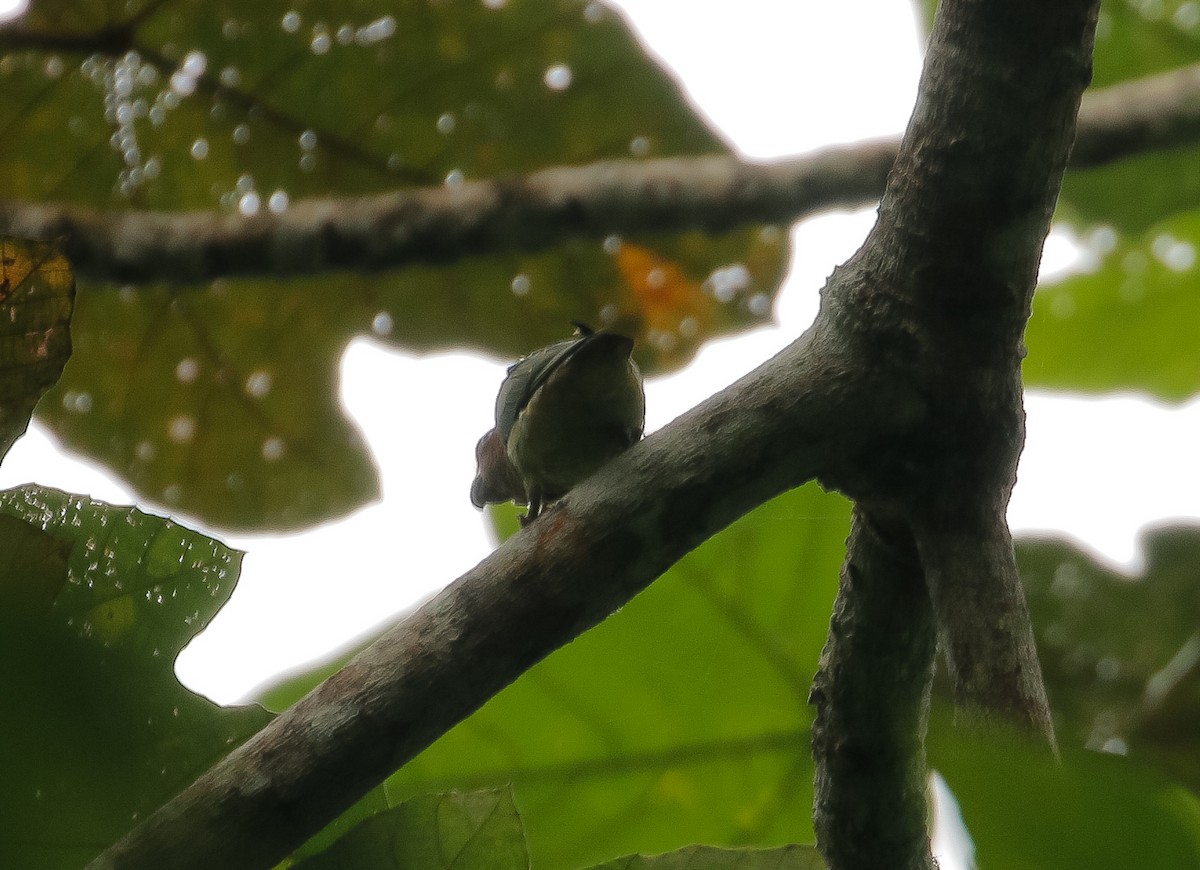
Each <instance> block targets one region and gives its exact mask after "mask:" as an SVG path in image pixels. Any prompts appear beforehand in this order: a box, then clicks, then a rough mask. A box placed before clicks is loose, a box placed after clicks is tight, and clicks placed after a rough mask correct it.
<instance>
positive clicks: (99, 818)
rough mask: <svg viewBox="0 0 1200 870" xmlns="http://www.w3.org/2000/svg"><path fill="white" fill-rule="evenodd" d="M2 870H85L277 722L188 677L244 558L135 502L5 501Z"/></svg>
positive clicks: (0, 653)
mask: <svg viewBox="0 0 1200 870" xmlns="http://www.w3.org/2000/svg"><path fill="white" fill-rule="evenodd" d="M0 559H3V562H4V564H3V567H2V569H0V577H3V580H0V691H2V693H3V698H2V703H3V708H4V714H3V716H0V770H3V771H4V785H3V788H0V866H2V867H6V868H7V867H12V868H35V867H36V868H38V870H55V868H63V870H77V868H79V867H80V866H82V865H83V864H84V863H86V861H88V860H89V859H90V858H91V857H92V856H94V855H95V854H96V853H97V852H99V851H100V850H101V849H103V848H104V847H106V846H108V845H109V844H110V843H112V842H113V841H114V840H116V839H117V838H118V837H119V836H121V835H122V834H124V833H125V831H127V830H128V829H129V828H131V827H132V826H133V825H134V824H136V823H137V821H138V820H139V819H140V818H143V817H144V816H146V815H147V814H149V813H150V812H151V811H153V810H154V809H155V808H157V807H158V806H159V805H160V804H161V803H163V801H165V800H166V799H167V798H169V797H171V796H172V795H174V794H175V793H176V792H178V791H179V790H180V789H181V788H183V787H184V786H185V785H188V784H189V783H191V781H192V780H193V779H195V777H196V776H198V775H199V774H200V773H202V772H203V771H204V770H205V769H207V768H208V767H209V766H210V765H211V764H212V763H213V762H214V761H216V760H217V759H218V758H219V757H221V756H222V755H224V754H225V753H227V752H228V751H229V750H230V749H231V748H233V746H235V745H236V744H238V743H240V742H241V741H242V740H244V739H245V738H246V737H248V736H250V735H251V734H252V733H254V732H255V731H257V730H258V729H259V728H260V727H262V725H264V724H265V723H266V722H267V721H268V719H269V718H270V717H269V714H267V713H266V712H265V711H263V710H261V709H259V708H252V707H247V708H238V709H223V708H221V707H218V706H217V705H215V704H213V703H211V702H210V701H208V700H207V699H206V698H203V697H201V696H199V695H195V694H193V693H191V692H190V691H188V690H187V689H185V688H184V687H183V686H181V685H180V684H179V683H178V681H177V680H176V679H175V675H174V671H173V663H174V661H175V656H176V654H177V653H178V652H179V650H180V649H181V648H182V647H183V646H184V644H186V643H187V642H188V641H189V640H190V639H191V638H192V637H193V636H194V635H195V634H196V633H197V632H199V631H200V630H201V629H203V628H204V626H205V625H206V624H207V623H208V621H209V620H210V619H211V618H212V616H213V615H214V614H215V613H216V611H217V610H218V609H219V608H220V607H221V605H222V604H224V602H225V600H226V598H227V597H228V596H229V593H230V592H231V591H232V589H233V585H234V582H235V579H236V575H237V569H238V564H239V562H240V559H241V554H240V553H237V552H236V551H233V550H229V549H228V548H226V547H224V546H222V545H221V544H219V543H217V542H216V541H213V540H210V539H208V538H205V537H203V536H201V535H198V534H196V533H194V532H191V531H188V530H187V529H184V528H182V527H180V526H177V525H175V524H174V523H172V522H170V521H169V520H164V519H161V518H159V517H153V516H149V515H147V514H143V513H141V512H139V511H136V510H133V509H131V508H117V507H110V506H108V505H105V504H102V503H100V502H93V501H91V500H89V499H87V498H84V497H82V496H72V495H68V494H67V493H63V492H58V491H55V490H49V489H43V488H39V487H33V486H29V487H23V488H21V489H16V490H8V491H6V492H4V493H0Z"/></svg>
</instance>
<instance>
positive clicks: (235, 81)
mask: <svg viewBox="0 0 1200 870" xmlns="http://www.w3.org/2000/svg"><path fill="white" fill-rule="evenodd" d="M220 78H221V84H223V85H224V86H225V87H227V88H236V87H237V86H238V85H240V84H241V83H242V74H241V73H240V72H238V68H237V67H236V66H227V67H225V68H224V69H223V70H221V76H220Z"/></svg>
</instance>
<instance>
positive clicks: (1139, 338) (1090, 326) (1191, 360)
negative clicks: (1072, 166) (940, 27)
mask: <svg viewBox="0 0 1200 870" xmlns="http://www.w3.org/2000/svg"><path fill="white" fill-rule="evenodd" d="M935 6H936V2H934V0H920V2H919V3H918V8H919V9H920V10H921V12H922V14H923V15H924V16H925V21H926V25H928V24H929V22H930V21H931V20H932V19H931V15H932V12H933V8H934V7H935ZM1195 63H1200V7H1197V5H1196V4H1195V3H1194V2H1191V0H1162V2H1158V0H1156V2H1152V3H1147V2H1142V0H1106V2H1105V3H1104V4H1103V5H1102V6H1101V10H1100V18H1099V22H1098V25H1097V31H1096V53H1095V69H1094V75H1093V81H1092V84H1093V86H1094V87H1107V86H1109V85H1114V84H1117V83H1120V82H1125V81H1130V80H1134V79H1138V78H1142V77H1144V76H1149V75H1153V74H1156V73H1161V72H1166V71H1169V70H1173V69H1177V68H1180V67H1184V66H1188V65H1191V64H1195ZM1197 202H1200V146H1193V147H1182V148H1175V149H1170V150H1166V151H1159V152H1154V153H1150V154H1146V155H1143V156H1140V157H1134V158H1130V159H1126V160H1121V161H1118V162H1116V163H1113V164H1111V165H1108V166H1103V167H1097V168H1094V169H1086V170H1071V171H1069V172H1068V173H1067V174H1066V177H1065V179H1064V182H1063V189H1062V194H1061V196H1060V198H1059V203H1058V213H1057V215H1056V220H1057V222H1058V223H1059V224H1060V225H1065V226H1068V227H1070V228H1071V229H1072V230H1074V231H1075V232H1076V234H1077V235H1079V237H1080V238H1081V240H1082V244H1083V246H1084V248H1085V249H1086V251H1085V258H1084V264H1083V271H1082V274H1078V275H1075V276H1073V277H1070V278H1067V279H1065V280H1063V281H1059V282H1056V283H1051V284H1049V285H1047V286H1043V287H1041V288H1039V290H1038V293H1037V294H1036V296H1035V298H1034V307H1033V319H1032V320H1031V321H1030V324H1029V331H1028V334H1027V340H1028V345H1029V349H1030V354H1029V358H1028V359H1027V360H1026V364H1025V379H1026V383H1028V384H1029V385H1030V386H1046V387H1053V388H1057V389H1067V390H1079V391H1087V392H1107V391H1112V390H1130V389H1132V390H1140V391H1144V392H1147V393H1150V394H1152V395H1154V396H1157V397H1160V398H1163V399H1168V400H1171V401H1182V400H1184V399H1187V398H1190V397H1191V396H1193V395H1195V394H1196V393H1197V391H1198V390H1200V362H1198V361H1197V360H1198V357H1197V355H1196V353H1195V352H1194V349H1193V345H1194V344H1195V335H1196V328H1197V327H1196V324H1198V323H1200V268H1198V263H1197V256H1196V255H1197V250H1198V249H1200V213H1198V212H1197V211H1196V204H1197Z"/></svg>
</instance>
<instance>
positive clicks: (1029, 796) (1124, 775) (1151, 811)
mask: <svg viewBox="0 0 1200 870" xmlns="http://www.w3.org/2000/svg"><path fill="white" fill-rule="evenodd" d="M945 712H946V711H944V710H943V711H941V713H942V715H937V716H935V717H934V719H933V722H932V724H931V728H930V737H929V757H930V763H931V764H932V765H934V766H935V767H937V769H938V770H939V771H940V772H941V773H942V775H943V776H944V777H945V779H946V782H947V784H948V785H949V786H950V788H951V789H952V790H953V791H954V795H955V797H956V798H957V799H958V803H959V806H960V808H961V810H962V816H963V821H964V822H965V823H966V825H967V828H968V829H969V831H970V834H971V838H972V840H973V841H974V844H975V851H976V856H977V858H978V861H979V866H980V867H987V868H988V870H1126V868H1130V867H1153V868H1155V870H1197V868H1200V801H1198V800H1197V799H1196V796H1195V795H1194V794H1192V793H1190V792H1187V791H1185V790H1184V789H1182V788H1180V787H1179V786H1173V785H1171V783H1169V782H1166V781H1164V780H1163V779H1162V778H1161V777H1159V776H1156V775H1154V774H1153V773H1151V772H1149V771H1147V770H1146V769H1145V768H1144V767H1139V766H1138V765H1137V764H1135V763H1134V762H1133V761H1131V760H1130V759H1126V758H1119V757H1116V756H1111V755H1103V754H1100V753H1095V752H1086V751H1083V750H1080V749H1077V748H1074V747H1073V746H1071V745H1067V746H1066V747H1064V751H1063V757H1062V760H1061V763H1060V762H1056V761H1055V760H1053V759H1051V758H1050V757H1049V755H1048V753H1046V752H1045V750H1044V749H1042V748H1040V747H1030V746H1027V745H1021V744H1018V743H1016V742H1008V741H1005V740H1003V739H994V740H985V739H978V738H973V737H971V736H970V735H969V733H968V732H965V731H964V730H962V729H955V728H952V727H951V726H950V725H949V716H948V715H945Z"/></svg>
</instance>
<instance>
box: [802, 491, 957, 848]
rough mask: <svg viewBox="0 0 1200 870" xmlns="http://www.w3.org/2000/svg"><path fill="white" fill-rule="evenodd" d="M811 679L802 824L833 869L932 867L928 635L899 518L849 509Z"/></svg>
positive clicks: (921, 580) (920, 587)
mask: <svg viewBox="0 0 1200 870" xmlns="http://www.w3.org/2000/svg"><path fill="white" fill-rule="evenodd" d="M851 523H852V524H851V527H850V539H849V540H848V541H847V543H846V561H845V563H844V564H843V565H842V574H841V579H840V585H839V591H838V597H837V601H835V602H834V605H833V618H832V620H831V621H830V624H829V640H828V641H827V643H826V644H825V650H824V652H822V654H821V667H820V670H818V671H817V676H816V678H815V679H814V681H813V690H812V695H811V696H810V699H809V700H810V701H811V702H812V703H813V704H815V705H816V708H817V718H816V721H815V722H814V723H813V758H814V759H815V760H816V763H817V772H816V788H815V794H814V806H813V826H814V828H815V829H816V832H817V842H818V843H819V844H820V846H821V849H822V852H823V853H824V855H825V860H826V861H827V862H828V864H829V866H830V867H833V868H864V870H866V868H870V870H875V868H879V867H888V868H893V870H934V863H933V856H932V855H931V854H930V849H929V834H928V827H927V817H928V807H927V801H926V791H927V784H926V779H927V777H928V770H927V769H926V765H925V740H924V737H925V728H926V724H927V721H928V718H929V695H930V689H931V687H932V685H933V657H934V652H935V651H936V649H937V631H936V627H935V625H934V621H933V608H932V606H931V604H930V601H929V593H928V591H927V590H926V588H925V577H924V574H923V572H922V570H921V562H920V559H919V558H918V556H917V552H916V548H915V547H914V545H913V540H912V535H911V534H910V532H909V530H908V528H907V525H906V524H905V523H904V522H903V520H900V519H898V518H896V517H889V516H887V515H886V514H882V513H881V514H876V515H872V514H870V513H869V512H867V511H864V510H863V509H862V508H861V507H857V508H856V509H855V511H854V517H853V519H852V521H851Z"/></svg>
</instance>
